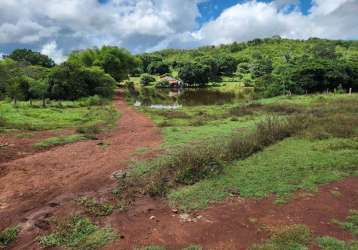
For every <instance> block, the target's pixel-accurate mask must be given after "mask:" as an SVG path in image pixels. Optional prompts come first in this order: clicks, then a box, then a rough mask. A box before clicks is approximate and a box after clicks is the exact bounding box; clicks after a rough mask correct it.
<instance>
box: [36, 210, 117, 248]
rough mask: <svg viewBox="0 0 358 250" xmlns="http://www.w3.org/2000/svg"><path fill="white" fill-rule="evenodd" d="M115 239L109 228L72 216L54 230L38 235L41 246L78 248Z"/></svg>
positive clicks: (89, 246)
mask: <svg viewBox="0 0 358 250" xmlns="http://www.w3.org/2000/svg"><path fill="white" fill-rule="evenodd" d="M114 239H116V234H115V233H114V232H113V230H112V229H110V228H100V227H98V226H97V225H95V224H93V223H92V222H91V221H90V220H89V219H87V218H84V217H80V216H73V217H70V218H69V219H67V220H65V221H64V222H63V223H59V224H58V225H57V227H56V229H55V231H54V232H53V233H51V234H49V235H46V236H42V237H39V238H38V240H39V242H40V244H41V245H42V246H43V247H65V248H71V249H78V250H90V249H98V248H101V247H103V246H104V245H106V244H107V242H109V241H111V240H114Z"/></svg>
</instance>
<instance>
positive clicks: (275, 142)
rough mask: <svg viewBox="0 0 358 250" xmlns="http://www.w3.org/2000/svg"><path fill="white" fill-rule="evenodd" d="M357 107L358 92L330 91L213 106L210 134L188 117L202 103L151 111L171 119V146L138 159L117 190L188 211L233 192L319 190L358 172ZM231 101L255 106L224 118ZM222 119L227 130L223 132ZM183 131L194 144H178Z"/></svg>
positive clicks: (280, 198) (282, 196)
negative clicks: (333, 93) (155, 198)
mask: <svg viewBox="0 0 358 250" xmlns="http://www.w3.org/2000/svg"><path fill="white" fill-rule="evenodd" d="M357 106H358V103H357V101H356V99H355V98H354V97H351V96H345V97H344V96H329V95H328V96H309V97H286V98H282V97H279V98H274V99H262V100H260V101H256V102H254V103H251V104H250V103H249V104H240V105H239V106H233V105H229V106H220V109H219V108H218V109H217V108H216V107H215V106H207V107H208V109H207V111H206V112H205V114H206V116H207V117H210V118H209V124H210V123H213V124H212V125H211V126H212V127H213V130H212V131H210V132H212V133H210V132H208V131H206V130H207V128H209V127H210V126H209V125H208V124H204V125H199V126H197V127H193V126H192V125H190V124H189V123H187V120H188V119H191V118H188V117H192V115H193V114H197V113H198V108H194V110H193V111H191V112H189V111H187V110H186V109H183V110H180V111H148V112H149V114H150V115H151V116H152V117H154V120H155V121H156V122H159V121H160V120H161V119H162V117H166V119H168V121H169V123H171V121H173V125H172V126H171V127H168V128H167V127H165V128H162V131H163V134H164V138H165V141H166V142H165V144H166V145H168V146H169V147H166V148H167V149H168V153H167V154H166V155H165V156H162V157H159V158H157V159H154V160H151V161H145V162H140V163H138V164H137V165H136V166H134V169H133V170H132V171H130V172H129V175H128V176H129V177H127V178H125V179H124V180H123V179H121V180H120V181H119V190H120V191H121V192H122V193H123V194H124V195H128V193H129V194H130V193H132V192H134V193H136V192H139V193H148V194H150V195H159V196H165V197H167V198H168V199H169V201H170V203H171V204H172V206H176V207H179V208H181V209H183V210H193V209H200V208H205V207H207V206H208V205H209V204H210V203H211V202H215V201H220V200H223V199H225V198H226V197H228V196H229V195H232V194H235V195H237V194H239V195H240V196H241V197H257V198H263V197H267V196H269V195H271V194H275V195H276V198H277V203H285V202H287V200H288V199H289V198H290V195H291V194H292V193H293V192H295V191H296V190H299V189H305V190H309V191H314V190H315V189H316V187H317V185H319V184H324V183H328V182H331V181H335V180H339V179H341V178H344V177H346V176H350V175H357V174H358V169H357V166H356V164H355V162H357V161H358V158H357V157H356V155H357V153H358V148H357V139H356V138H357V135H358V130H357V125H358V120H357V116H356V114H357V113H356V112H357V109H356V108H355V107H357ZM238 107H239V108H238ZM233 108H235V110H238V109H240V110H250V112H249V113H247V114H245V115H242V116H241V112H239V111H237V112H238V113H239V115H238V119H237V120H233V121H228V120H225V118H224V117H232V116H233V115H235V114H233V112H232V109H233ZM244 113H245V112H244ZM217 117H222V118H224V119H221V120H217V119H218V118H217ZM255 121H256V122H255ZM175 123H177V124H179V126H174V124H175ZM229 124H232V125H231V126H229ZM224 126H227V130H222V131H220V129H221V128H224ZM196 128H197V129H196ZM184 131H185V132H184ZM197 131H198V132H197ZM199 132H202V137H201V138H203V139H201V140H200V139H197V138H196V137H199V138H200V136H198V135H200V134H199ZM179 135H183V138H184V139H183V140H182V141H184V140H185V143H188V142H190V143H188V144H185V143H182V144H178V142H179V143H180V137H179ZM165 144H164V145H165ZM183 144H184V145H183ZM282 173H285V174H284V175H283V174H282ZM138 183H141V184H140V185H138ZM138 186H139V187H138Z"/></svg>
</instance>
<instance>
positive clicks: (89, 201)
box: [77, 196, 114, 216]
mask: <svg viewBox="0 0 358 250" xmlns="http://www.w3.org/2000/svg"><path fill="white" fill-rule="evenodd" d="M77 201H78V203H79V204H80V205H81V206H83V207H84V209H85V210H86V211H87V212H88V213H90V214H92V215H94V216H107V215H110V214H112V212H113V209H114V206H113V205H112V204H110V203H101V202H98V201H97V200H96V199H95V198H92V197H86V196H85V197H81V198H79V199H78V200H77Z"/></svg>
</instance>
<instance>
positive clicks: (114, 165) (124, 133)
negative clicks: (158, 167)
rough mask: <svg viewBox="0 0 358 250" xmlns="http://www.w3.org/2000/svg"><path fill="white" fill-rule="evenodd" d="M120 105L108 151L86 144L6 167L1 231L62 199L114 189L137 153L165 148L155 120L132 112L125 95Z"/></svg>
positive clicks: (0, 184) (0, 195)
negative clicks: (116, 179) (115, 175)
mask: <svg viewBox="0 0 358 250" xmlns="http://www.w3.org/2000/svg"><path fill="white" fill-rule="evenodd" d="M114 103H115V106H116V107H117V108H118V110H119V111H120V112H121V114H122V116H121V118H120V119H119V121H118V124H117V127H116V128H115V129H114V130H112V131H111V132H110V134H109V135H108V136H106V138H105V140H104V141H105V143H106V147H103V146H100V145H97V144H98V141H83V142H78V143H74V144H69V145H66V146H63V147H58V148H54V149H52V150H50V151H46V152H41V153H37V154H34V155H30V156H27V157H24V158H21V159H17V160H14V161H11V162H7V163H5V164H2V165H0V170H1V169H2V170H3V169H6V172H5V175H0V229H2V228H4V227H6V226H7V225H9V224H10V223H14V222H15V221H14V220H19V219H20V218H22V217H23V216H24V214H25V213H29V212H30V211H36V209H39V208H41V207H45V206H47V205H48V204H47V203H48V202H49V201H51V200H53V199H55V198H56V197H59V196H63V197H65V196H66V195H69V196H71V195H72V194H76V193H80V192H88V191H93V190H98V189H101V188H104V187H106V186H107V187H108V186H110V185H111V184H113V183H114V180H112V179H111V178H110V176H111V174H112V173H113V172H114V171H116V170H120V169H124V168H126V166H127V162H128V161H129V160H131V155H130V154H131V153H132V152H134V151H135V150H136V149H137V148H139V147H147V148H155V147H157V146H159V145H160V144H161V136H160V130H159V129H158V128H157V127H156V126H155V125H154V124H153V122H152V121H151V120H150V119H149V118H147V117H146V116H145V115H143V114H142V113H140V112H137V111H135V110H134V109H133V108H131V107H129V106H128V105H127V104H126V102H125V101H124V100H123V98H122V97H121V94H120V93H118V95H117V96H116V98H115V100H114Z"/></svg>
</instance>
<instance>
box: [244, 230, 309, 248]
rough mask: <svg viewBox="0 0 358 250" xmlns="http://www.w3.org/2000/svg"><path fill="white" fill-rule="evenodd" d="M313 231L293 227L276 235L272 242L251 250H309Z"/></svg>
mask: <svg viewBox="0 0 358 250" xmlns="http://www.w3.org/2000/svg"><path fill="white" fill-rule="evenodd" d="M310 241H311V231H310V230H309V228H308V227H307V226H305V225H292V226H288V227H286V228H285V229H283V230H281V231H280V232H278V233H275V234H274V235H273V236H272V237H271V239H270V240H268V241H266V242H265V243H263V244H260V245H254V246H253V247H251V248H250V250H308V247H307V245H308V244H309V243H310Z"/></svg>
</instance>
